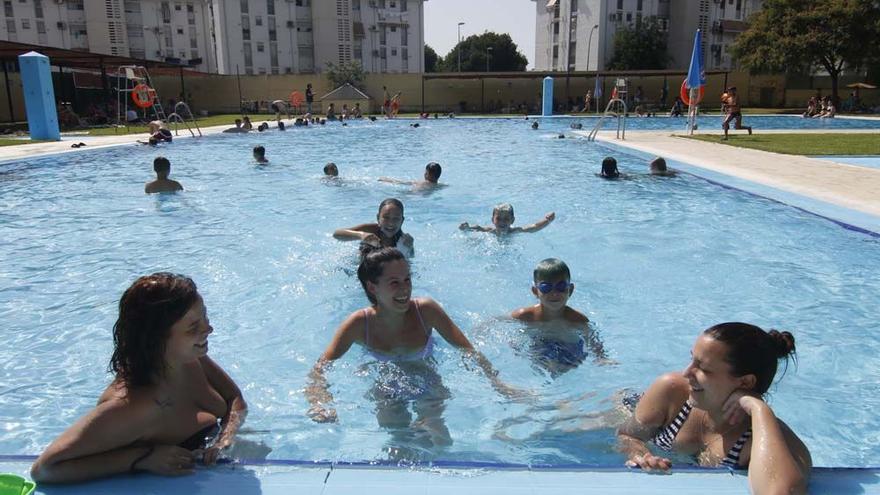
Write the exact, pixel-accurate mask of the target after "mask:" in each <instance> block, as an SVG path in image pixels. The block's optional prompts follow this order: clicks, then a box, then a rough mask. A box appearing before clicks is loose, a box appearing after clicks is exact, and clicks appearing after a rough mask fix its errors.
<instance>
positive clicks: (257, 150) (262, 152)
mask: <svg viewBox="0 0 880 495" xmlns="http://www.w3.org/2000/svg"><path fill="white" fill-rule="evenodd" d="M254 155H256V156H259V157H264V156H266V148H264V147H263V146H260V145H257V146H254Z"/></svg>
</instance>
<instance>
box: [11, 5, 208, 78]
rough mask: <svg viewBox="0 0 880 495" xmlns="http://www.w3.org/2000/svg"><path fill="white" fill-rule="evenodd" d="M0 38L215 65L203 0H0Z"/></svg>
mask: <svg viewBox="0 0 880 495" xmlns="http://www.w3.org/2000/svg"><path fill="white" fill-rule="evenodd" d="M3 14H4V17H5V21H6V22H5V23H0V39H4V40H8V41H17V42H21V43H29V44H33V45H43V46H53V47H57V48H66V49H71V50H82V51H88V52H93V53H104V54H108V55H117V56H124V57H135V58H145V59H151V60H161V61H168V62H172V63H183V64H185V65H190V66H192V67H193V68H195V69H197V70H201V71H205V72H212V71H216V70H217V64H216V61H215V59H214V50H213V41H212V39H211V23H210V8H209V4H208V2H207V1H206V0H179V1H171V0H168V1H161V0H142V1H136V0H3Z"/></svg>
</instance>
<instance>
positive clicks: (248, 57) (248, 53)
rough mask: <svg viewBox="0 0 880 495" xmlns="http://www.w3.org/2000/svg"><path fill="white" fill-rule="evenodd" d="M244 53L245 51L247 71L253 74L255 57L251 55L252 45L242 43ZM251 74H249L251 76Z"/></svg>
mask: <svg viewBox="0 0 880 495" xmlns="http://www.w3.org/2000/svg"><path fill="white" fill-rule="evenodd" d="M241 47H242V51H244V66H245V68H246V71H248V70H249V71H251V72H253V70H252V68H253V65H254V55H253V53H251V44H250V43H242V44H241ZM251 72H248V74H250V73H251Z"/></svg>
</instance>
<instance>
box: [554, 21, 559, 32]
mask: <svg viewBox="0 0 880 495" xmlns="http://www.w3.org/2000/svg"><path fill="white" fill-rule="evenodd" d="M553 34H559V23H558V22H554V23H553Z"/></svg>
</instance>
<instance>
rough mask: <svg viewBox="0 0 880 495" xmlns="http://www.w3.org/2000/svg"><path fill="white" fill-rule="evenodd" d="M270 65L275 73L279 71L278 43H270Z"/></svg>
mask: <svg viewBox="0 0 880 495" xmlns="http://www.w3.org/2000/svg"><path fill="white" fill-rule="evenodd" d="M269 65H271V66H272V67H273V69H272V70H273V71H274V72H273V74H277V73H278V43H269Z"/></svg>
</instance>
